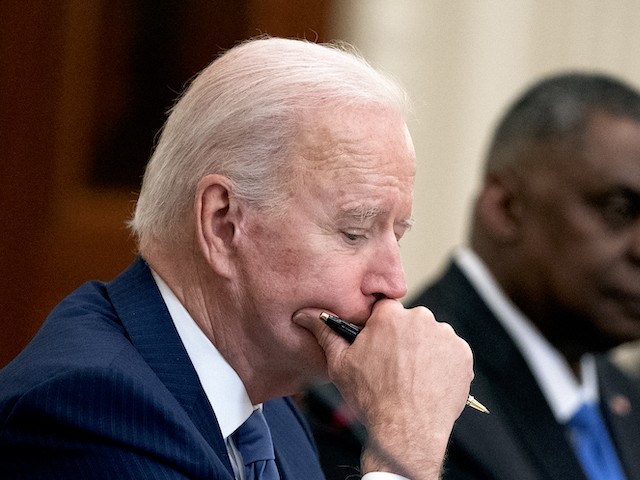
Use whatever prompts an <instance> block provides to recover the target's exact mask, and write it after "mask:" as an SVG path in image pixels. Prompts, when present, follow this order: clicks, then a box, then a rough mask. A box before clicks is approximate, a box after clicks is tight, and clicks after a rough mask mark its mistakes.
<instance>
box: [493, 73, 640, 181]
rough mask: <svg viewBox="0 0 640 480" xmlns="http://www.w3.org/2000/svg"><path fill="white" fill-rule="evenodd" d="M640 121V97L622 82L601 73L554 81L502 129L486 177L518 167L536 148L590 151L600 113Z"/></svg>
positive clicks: (524, 100)
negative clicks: (588, 136)
mask: <svg viewBox="0 0 640 480" xmlns="http://www.w3.org/2000/svg"><path fill="white" fill-rule="evenodd" d="M597 112H602V113H607V114H609V115H612V116H614V117H623V118H629V119H632V120H634V121H636V122H639V121H640V93H639V92H638V91H637V90H635V89H634V88H633V87H631V86H629V85H627V84H626V83H624V82H623V81H621V80H620V79H617V78H615V77H612V76H610V75H607V74H604V73H598V72H581V71H570V72H563V73H558V74H554V75H551V76H549V77H546V78H543V79H542V80H540V81H538V82H536V83H535V84H534V85H532V86H531V87H530V88H528V89H527V90H526V91H525V92H524V93H523V94H522V95H521V96H520V97H519V98H518V99H517V100H516V101H515V102H514V103H513V105H512V106H511V107H510V108H509V109H508V110H507V112H506V113H505V114H504V116H503V117H502V118H501V120H500V122H499V123H498V125H497V128H496V130H495V133H494V136H493V139H492V141H491V145H490V147H489V150H488V154H487V163H486V167H485V168H486V171H491V170H495V169H500V168H502V167H504V166H506V165H510V164H512V163H513V162H515V161H517V159H518V158H519V154H520V153H521V152H523V151H525V150H526V149H527V148H529V146H530V145H531V144H532V143H536V142H539V143H544V144H546V145H550V146H560V145H562V144H565V145H566V144H567V142H572V143H571V145H573V146H574V148H576V149H579V148H581V146H582V145H584V142H583V140H584V134H585V133H586V129H587V126H588V123H589V120H590V119H591V116H592V115H593V114H594V113H597Z"/></svg>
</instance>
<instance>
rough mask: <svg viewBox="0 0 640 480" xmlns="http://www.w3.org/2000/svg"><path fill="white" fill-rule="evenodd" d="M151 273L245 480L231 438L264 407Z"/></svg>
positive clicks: (372, 477) (386, 478) (371, 476)
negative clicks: (252, 402)
mask: <svg viewBox="0 0 640 480" xmlns="http://www.w3.org/2000/svg"><path fill="white" fill-rule="evenodd" d="M152 274H153V278H154V280H155V281H156V284H157V285H158V288H159V290H160V294H161V295H162V298H163V300H164V302H165V304H166V305H167V310H169V315H170V316H171V319H172V320H173V323H174V325H175V327H176V330H177V331H178V335H179V336H180V340H181V341H182V344H183V345H184V348H185V350H186V351H187V355H188V356H189V359H190V360H191V363H192V364H193V367H194V369H195V370H196V373H197V375H198V378H199V379H200V383H201V384H202V389H203V390H204V392H205V394H206V395H207V398H208V400H209V403H210V404H211V408H212V409H213V412H214V414H215V416H216V419H217V420H218V424H219V425H220V431H221V432H222V436H223V437H224V441H225V445H226V446H227V452H228V453H229V457H230V458H231V466H232V467H233V471H234V474H235V477H236V479H238V480H244V468H242V465H243V462H242V456H241V455H240V452H239V451H238V449H237V447H236V445H235V444H234V443H233V441H232V440H231V434H232V433H233V432H235V431H236V430H237V429H238V427H240V425H242V424H243V423H244V422H245V420H246V419H247V418H249V416H250V415H251V413H253V410H254V408H262V405H261V404H260V405H256V406H254V405H252V404H251V400H250V399H249V394H248V393H247V390H246V388H245V386H244V384H243V383H242V380H241V379H240V377H239V376H238V374H237V373H236V372H235V370H234V369H233V368H231V365H229V364H228V363H227V361H226V360H225V359H224V358H223V357H222V355H221V354H220V352H219V351H218V349H217V348H216V347H215V345H214V344H213V343H212V342H211V341H210V340H209V339H208V338H207V336H206V335H205V334H204V332H203V331H202V330H201V329H200V327H199V326H198V324H197V323H196V322H195V321H194V320H193V318H192V317H191V315H189V312H187V310H186V309H185V308H184V306H183V305H182V304H181V303H180V301H179V300H178V298H177V297H176V296H175V294H174V293H173V291H172V290H171V289H170V288H169V286H168V285H167V284H166V283H165V282H164V281H163V280H162V278H160V276H159V275H158V274H157V273H156V272H154V271H153V270H152ZM362 480H407V479H405V478H404V477H401V476H399V475H395V474H393V473H386V472H372V473H368V474H366V475H364V476H363V477H362Z"/></svg>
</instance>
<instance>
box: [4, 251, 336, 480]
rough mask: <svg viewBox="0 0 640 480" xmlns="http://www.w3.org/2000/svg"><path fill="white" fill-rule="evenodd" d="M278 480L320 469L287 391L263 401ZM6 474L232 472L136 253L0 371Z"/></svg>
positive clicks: (61, 309)
mask: <svg viewBox="0 0 640 480" xmlns="http://www.w3.org/2000/svg"><path fill="white" fill-rule="evenodd" d="M264 412H265V416H266V418H267V421H268V422H269V425H270V428H271V432H272V435H273V441H274V448H275V452H276V462H277V464H278V468H279V470H280V474H281V478H282V480H298V479H305V480H306V479H309V480H315V479H323V478H324V477H323V475H322V472H321V471H320V466H319V463H318V460H317V454H316V450H315V445H314V443H313V440H312V437H311V434H310V432H309V430H308V428H307V426H306V423H305V422H304V420H302V418H301V416H300V413H299V412H298V410H297V409H296V407H295V405H294V404H293V402H292V401H291V400H290V399H276V400H271V401H269V402H266V403H265V404H264ZM0 478H2V479H14V478H15V479H17V478H25V479H27V478H28V479H37V478H51V479H58V478H59V479H62V478H64V479H67V478H69V479H71V478H73V479H81V478H91V479H103V478H104V479H107V478H108V479H126V478H132V479H133V478H135V479H169V478H170V479H178V478H181V479H185V478H190V479H209V480H211V479H229V480H231V479H233V475H232V470H231V465H230V463H229V458H228V456H227V451H226V448H225V445H224V440H223V438H222V435H221V433H220V429H219V426H218V423H217V421H216V418H215V416H214V414H213V411H212V410H211V407H210V405H209V403H208V401H207V398H206V396H205V393H204V391H203V390H202V388H201V386H200V383H199V380H198V377H197V375H196V372H195V370H194V368H193V366H192V364H191V362H190V360H189V358H188V356H187V353H186V351H185V349H184V347H183V345H182V343H181V342H180V339H179V337H178V334H177V332H176V330H175V327H174V325H173V322H172V321H171V318H170V316H169V313H168V311H167V310H166V307H165V305H164V302H163V300H162V297H161V295H160V292H159V291H158V289H157V287H156V284H155V282H154V281H153V277H152V276H151V272H150V270H149V268H148V267H147V265H146V264H145V262H144V261H143V260H141V259H138V260H136V261H135V262H134V263H133V264H132V265H131V266H130V267H129V268H128V269H127V270H126V271H125V272H123V273H122V274H121V275H120V276H119V277H117V278H116V279H115V280H113V281H112V282H110V283H107V284H104V283H99V282H91V283H88V284H85V285H84V286H82V287H80V288H79V289H78V290H76V291H75V292H74V293H72V294H71V295H70V296H69V297H67V298H66V299H65V300H63V301H62V302H61V303H60V304H59V305H58V306H57V307H56V308H55V309H54V310H53V312H52V313H51V315H50V316H49V317H48V318H47V320H46V321H45V323H44V324H43V326H42V328H41V329H40V331H39V332H38V334H37V335H36V336H35V337H34V339H33V340H32V341H31V342H30V344H29V345H28V346H27V347H26V348H25V350H24V351H23V352H22V353H21V354H20V355H18V356H17V357H16V358H15V359H14V361H13V362H11V363H10V364H9V365H7V366H6V367H5V368H4V369H2V371H0Z"/></svg>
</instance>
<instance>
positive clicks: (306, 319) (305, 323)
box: [292, 309, 349, 365]
mask: <svg viewBox="0 0 640 480" xmlns="http://www.w3.org/2000/svg"><path fill="white" fill-rule="evenodd" d="M320 313H322V310H318V309H303V310H300V311H298V312H296V313H295V314H294V315H293V318H292V319H293V322H294V323H295V324H296V325H299V326H300V327H303V328H305V329H307V330H309V331H310V332H311V333H312V334H313V335H314V336H315V337H316V340H317V341H318V344H319V345H320V346H321V347H322V349H323V350H324V352H325V356H326V358H327V363H328V364H330V365H331V364H334V362H336V361H338V360H339V359H340V358H342V356H343V355H344V351H345V350H346V349H347V348H349V342H347V341H346V340H345V339H344V338H342V337H340V336H339V335H338V334H337V333H336V332H334V331H333V330H331V329H330V328H329V327H328V326H327V325H326V324H325V323H324V322H323V321H322V320H321V319H320Z"/></svg>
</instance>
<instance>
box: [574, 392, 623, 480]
mask: <svg viewBox="0 0 640 480" xmlns="http://www.w3.org/2000/svg"><path fill="white" fill-rule="evenodd" d="M568 425H569V433H570V436H571V439H572V441H573V445H574V448H575V451H576V454H577V455H578V459H579V460H580V463H581V464H582V467H583V469H584V471H585V473H586V475H587V478H588V479H589V480H624V479H625V476H624V473H622V467H621V466H620V461H619V460H618V455H617V454H616V451H615V449H614V448H613V443H612V441H611V438H610V437H609V433H608V432H607V428H606V427H605V424H604V420H603V419H602V415H601V413H600V410H599V408H598V406H597V405H595V404H593V403H585V404H583V405H582V406H581V407H580V409H579V410H578V411H577V412H576V413H575V414H574V416H573V417H572V418H571V420H569V424H568Z"/></svg>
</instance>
